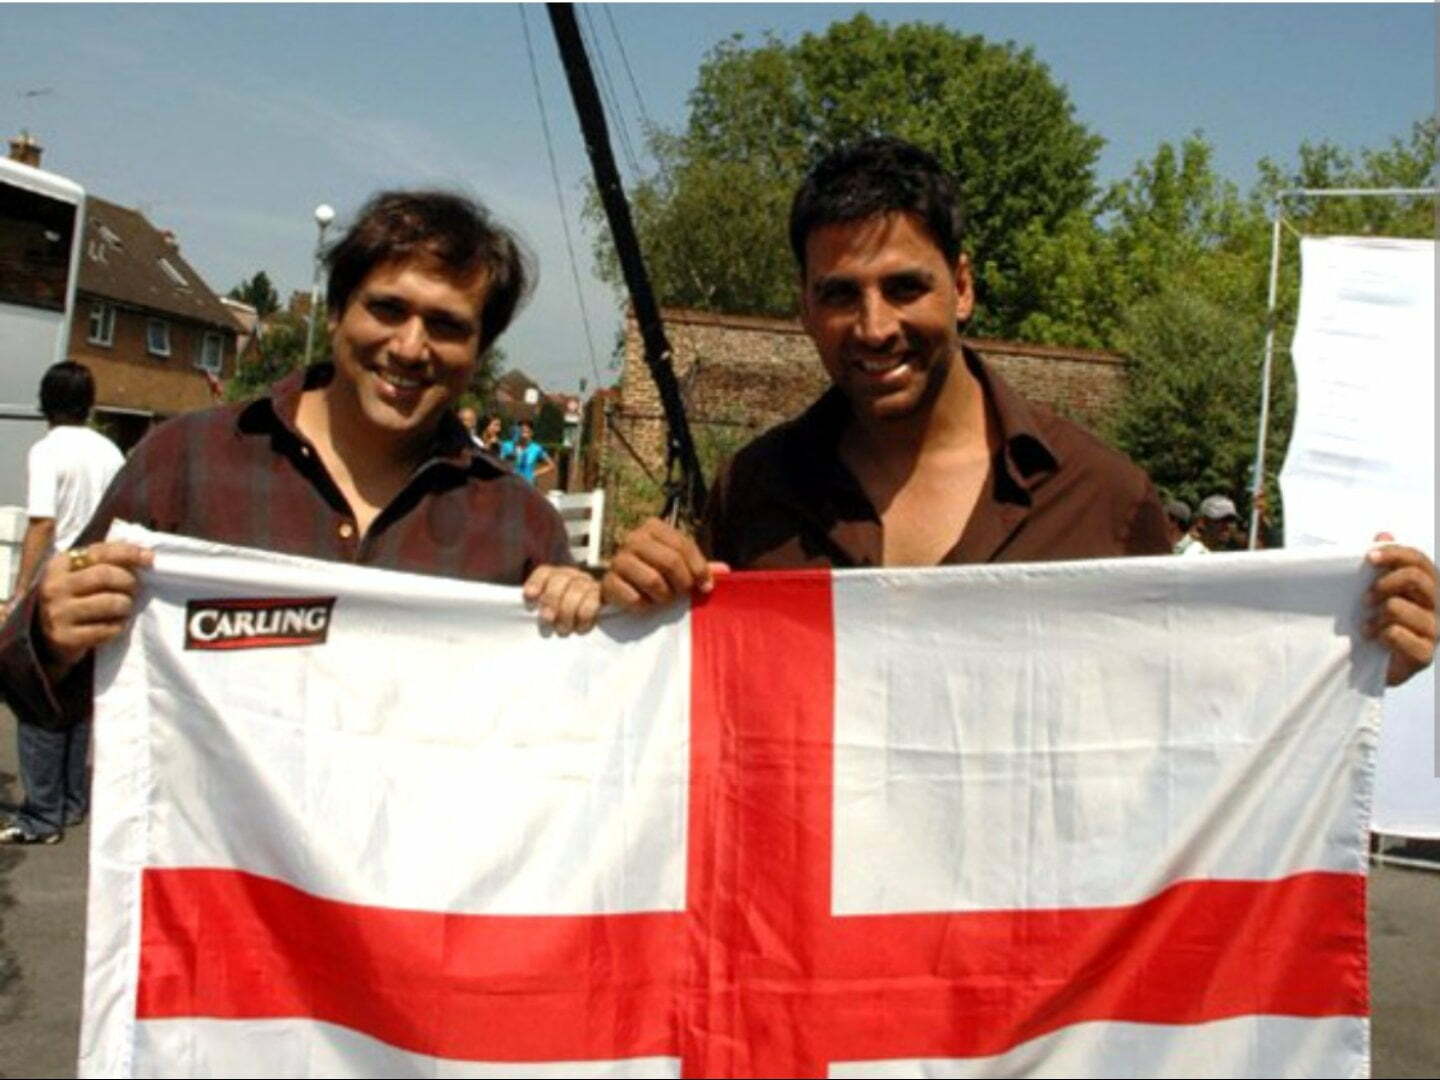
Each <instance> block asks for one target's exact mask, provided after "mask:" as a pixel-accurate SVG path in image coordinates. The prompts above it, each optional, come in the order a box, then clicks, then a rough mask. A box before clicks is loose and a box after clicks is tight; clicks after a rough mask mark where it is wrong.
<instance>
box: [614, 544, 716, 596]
mask: <svg viewBox="0 0 1440 1080" xmlns="http://www.w3.org/2000/svg"><path fill="white" fill-rule="evenodd" d="M671 531H672V534H673V535H671V536H667V537H664V538H663V539H657V538H653V537H647V538H644V539H641V540H637V542H636V543H635V544H634V545H633V546H631V547H630V550H629V554H630V555H632V556H634V557H635V558H637V559H640V560H641V561H643V562H645V563H647V564H648V565H649V566H651V567H652V568H653V569H655V570H657V571H658V572H659V573H660V574H661V575H663V577H664V578H665V584H666V587H667V588H668V589H669V590H670V592H671V593H673V594H675V595H677V596H678V595H681V594H683V593H687V592H689V591H690V590H691V589H692V588H694V586H695V580H696V579H695V573H694V567H693V565H692V561H691V558H690V553H689V552H688V551H687V550H686V548H685V544H684V543H682V541H684V540H685V539H686V538H685V537H682V536H680V534H679V533H674V531H673V530H671ZM690 547H691V548H694V552H695V555H696V556H697V562H698V565H699V569H700V570H701V571H704V570H705V560H704V559H703V558H699V549H698V548H695V546H694V544H693V542H692V543H691V544H690Z"/></svg>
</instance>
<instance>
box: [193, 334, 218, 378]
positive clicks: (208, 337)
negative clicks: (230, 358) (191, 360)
mask: <svg viewBox="0 0 1440 1080" xmlns="http://www.w3.org/2000/svg"><path fill="white" fill-rule="evenodd" d="M224 358H225V339H224V337H222V336H221V335H219V334H217V333H215V332H214V331H206V333H205V336H204V337H202V338H201V339H200V353H199V355H198V356H196V357H195V366H196V367H198V368H203V369H204V370H206V371H208V372H210V373H211V374H213V375H219V374H220V363H221V361H222V360H223V359H224Z"/></svg>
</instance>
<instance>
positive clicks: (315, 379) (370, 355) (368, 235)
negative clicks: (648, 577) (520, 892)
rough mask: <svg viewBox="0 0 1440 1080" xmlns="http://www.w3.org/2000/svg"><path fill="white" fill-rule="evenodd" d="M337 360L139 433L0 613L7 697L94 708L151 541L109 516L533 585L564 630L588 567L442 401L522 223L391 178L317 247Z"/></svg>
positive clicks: (62, 712)
mask: <svg viewBox="0 0 1440 1080" xmlns="http://www.w3.org/2000/svg"><path fill="white" fill-rule="evenodd" d="M327 259H328V263H329V269H330V276H329V285H328V289H327V293H326V302H327V305H328V310H329V312H330V326H329V332H330V336H331V351H332V354H333V356H334V363H333V364H325V365H318V366H316V367H312V368H310V369H308V370H306V371H303V372H296V373H294V374H293V375H291V376H290V377H288V378H286V379H284V380H283V381H281V382H280V383H278V384H277V385H276V386H275V387H273V388H272V390H271V392H270V394H269V395H268V396H267V397H263V398H260V399H258V400H256V401H252V402H249V403H246V404H243V405H229V406H223V407H220V408H217V409H211V410H206V411H204V412H199V413H193V414H189V415H186V416H182V417H179V418H177V419H176V420H173V421H171V422H170V423H168V424H165V425H163V426H162V427H160V428H159V429H158V430H156V431H155V432H154V433H153V434H152V435H151V436H150V437H149V438H148V439H146V440H145V442H143V443H142V444H141V445H140V446H139V447H138V448H137V449H136V451H135V453H134V455H133V457H132V458H131V460H130V461H129V462H128V463H127V465H126V466H125V468H124V469H123V470H122V471H121V473H120V475H119V476H117V477H116V479H115V482H114V484H112V486H111V488H110V490H109V491H108V492H107V493H106V496H105V499H104V500H103V502H102V503H101V505H100V508H99V509H98V510H97V512H96V515H95V517H94V518H93V519H92V521H91V522H90V524H89V526H88V527H87V528H86V530H85V531H84V533H82V535H81V537H80V539H79V546H77V547H75V548H72V549H71V550H70V551H68V552H65V553H62V554H60V555H57V556H56V557H55V558H54V559H52V560H51V561H50V563H49V564H48V565H47V566H46V568H45V571H44V574H43V575H42V577H41V580H40V583H39V585H38V586H37V588H35V589H33V590H32V591H31V593H30V594H29V595H28V596H27V597H26V599H25V601H24V602H23V603H22V604H20V605H17V611H16V612H15V613H14V616H13V617H12V618H11V619H10V620H9V622H8V623H7V624H6V625H5V627H4V628H3V630H0V684H3V687H4V689H5V692H6V695H7V697H8V698H9V699H10V702H11V704H12V706H13V707H14V708H15V710H16V712H17V713H18V714H20V715H22V716H23V717H25V718H26V719H29V720H30V721H31V722H34V723H39V724H41V725H42V726H50V727H57V726H63V725H65V724H67V723H69V722H72V721H73V720H75V719H78V718H79V717H81V716H84V715H88V711H89V708H90V682H91V679H90V662H89V658H90V654H91V652H92V650H93V649H94V648H95V647H96V646H98V645H101V644H103V643H104V642H106V641H109V640H110V639H112V638H113V637H115V636H116V635H118V634H119V633H120V632H121V630H122V629H123V628H124V626H125V623H126V621H127V620H128V618H129V616H130V611H131V606H132V604H133V597H134V593H135V586H136V572H137V571H138V570H139V569H140V568H142V567H144V566H147V565H149V564H150V562H151V561H152V558H153V557H152V555H151V553H150V552H149V551H147V550H145V549H142V548H139V547H137V546H135V545H134V544H129V543H120V542H106V541H104V540H103V539H102V538H103V537H104V536H105V534H106V532H107V531H108V530H109V527H110V524H111V522H112V521H114V520H117V519H123V520H128V521H133V522H135V523H137V524H141V525H144V526H146V527H147V528H150V529H155V530H159V531H163V532H172V533H179V534H182V535H187V536H194V537H200V538H203V539H207V540H215V541H219V542H222V543H226V544H237V545H242V546H248V547H258V548H265V549H269V550H272V551H280V552H286V553H290V554H296V555H306V556H310V557H313V558H321V559H334V560H336V561H342V562H351V563H358V564H361V565H370V566H379V567H385V568H388V569H394V570H404V571H410V572H414V573H425V574H437V575H442V576H453V577H460V578H466V579H469V580H476V581H487V582H494V583H497V584H509V585H521V584H523V585H524V595H525V598H526V600H527V601H529V602H531V603H533V604H535V605H536V606H537V607H538V608H539V613H540V618H541V619H542V620H543V621H544V622H546V623H548V624H550V625H552V626H553V627H554V628H555V629H556V630H558V631H559V632H561V633H568V632H570V631H572V630H584V629H588V628H589V626H590V625H592V624H593V622H594V619H595V615H596V613H597V611H598V609H599V605H600V597H599V588H598V585H597V584H596V583H595V582H594V581H593V580H592V579H591V578H590V577H588V576H587V575H586V574H584V573H583V572H582V571H580V570H578V569H576V568H575V567H574V566H572V565H569V564H570V563H571V559H570V555H569V546H568V541H567V539H566V535H565V527H564V524H563V522H562V521H561V519H560V517H559V515H558V514H557V513H556V512H555V510H554V509H552V508H551V507H550V505H549V504H548V503H547V502H546V501H545V500H544V499H543V498H542V497H541V496H540V495H538V494H536V493H535V491H534V490H533V489H532V488H531V487H530V485H528V484H526V483H525V482H524V481H523V480H522V479H520V478H519V477H518V476H516V475H515V474H514V473H513V472H511V471H510V469H509V468H507V467H506V466H505V465H503V464H502V463H501V462H500V461H499V460H498V459H497V458H495V457H493V456H492V455H490V454H489V453H487V452H485V451H484V450H482V449H479V448H477V447H476V446H475V445H474V443H473V442H472V441H471V440H470V439H469V437H468V435H467V433H466V431H465V429H464V427H463V426H462V425H461V424H460V422H459V421H458V420H457V419H456V418H455V415H454V413H453V411H452V408H451V407H452V406H453V404H454V402H455V400H456V399H457V398H458V397H459V395H460V394H461V392H463V391H464V389H465V388H466V386H467V385H468V383H469V380H470V376H471V374H472V372H473V371H474V368H475V365H476V363H477V362H478V359H479V356H480V355H481V353H482V352H483V351H484V350H485V349H487V348H489V347H490V346H491V345H493V344H494V342H495V340H496V339H497V338H498V337H499V335H500V334H501V332H502V331H503V330H504V329H505V327H506V326H507V325H508V324H509V322H510V319H511V317H512V316H513V315H514V313H515V310H516V308H517V306H518V305H519V302H520V300H521V298H522V297H523V296H524V295H525V293H526V291H527V288H528V284H529V278H530V272H529V270H528V268H527V266H526V265H525V262H526V260H525V259H524V258H523V256H522V254H521V250H520V247H519V245H518V243H517V242H516V240H515V238H514V237H513V236H511V235H510V234H509V233H508V232H507V231H505V230H504V229H502V228H500V227H499V226H497V225H496V224H495V223H494V222H492V221H491V220H490V218H489V216H488V214H487V213H486V211H485V210H484V208H483V207H481V206H479V205H477V204H475V203H473V202H471V201H470V200H468V199H464V198H461V197H458V196H455V195H449V194H442V193H434V192H418V193H417V192H387V193H382V194H380V195H378V196H376V197H375V198H374V199H373V200H371V202H370V203H369V204H368V205H367V206H366V207H365V208H364V209H363V210H362V211H361V214H360V217H359V219H358V220H357V221H356V223H355V225H354V226H353V227H352V228H351V229H350V231H349V232H348V233H347V234H346V236H345V237H344V238H343V239H342V240H341V241H340V242H339V243H338V244H337V245H336V246H335V247H334V248H333V249H331V251H330V252H329V254H328V257H327Z"/></svg>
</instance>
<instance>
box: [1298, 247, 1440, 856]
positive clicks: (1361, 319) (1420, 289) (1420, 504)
mask: <svg viewBox="0 0 1440 1080" xmlns="http://www.w3.org/2000/svg"><path fill="white" fill-rule="evenodd" d="M1300 258H1301V290H1300V318H1299V323H1298V326H1297V328H1296V331H1295V342H1294V347H1293V350H1292V355H1293V358H1294V362H1295V373H1296V378H1297V382H1298V399H1297V409H1296V417H1295V432H1294V435H1293V436H1292V438H1291V440H1290V450H1289V453H1288V454H1287V456H1286V458H1285V467H1284V469H1283V470H1282V471H1281V473H1280V487H1281V493H1282V495H1283V496H1284V500H1285V534H1286V544H1287V546H1289V547H1315V546H1321V545H1328V544H1343V545H1347V546H1351V547H1353V546H1355V545H1357V544H1361V543H1364V542H1365V541H1367V540H1369V539H1371V538H1372V537H1373V536H1374V535H1375V534H1376V533H1377V532H1380V531H1382V530H1383V531H1388V532H1390V533H1391V534H1393V535H1394V536H1395V538H1396V539H1397V540H1399V541H1401V542H1402V543H1407V544H1411V545H1413V546H1415V547H1419V548H1421V549H1423V550H1424V551H1426V552H1427V553H1429V554H1431V555H1432V556H1433V554H1434V553H1435V243H1434V241H1431V240H1390V239H1374V238H1352V237H1329V238H1324V239H1320V238H1306V239H1304V240H1302V241H1301V244H1300ZM1437 744H1440V736H1437V722H1436V718H1435V672H1434V669H1433V668H1432V669H1430V670H1429V671H1426V672H1424V673H1422V674H1421V675H1419V676H1417V677H1416V678H1414V679H1411V680H1410V682H1409V683H1408V684H1406V685H1405V686H1404V687H1401V688H1400V689H1399V690H1398V691H1391V692H1390V693H1388V694H1387V695H1386V697H1385V721H1384V734H1383V735H1382V737H1381V741H1380V761H1379V774H1378V777H1377V781H1376V791H1375V822H1374V828H1375V831H1376V832H1381V833H1388V834H1392V835H1397V836H1411V837H1425V838H1440V749H1437Z"/></svg>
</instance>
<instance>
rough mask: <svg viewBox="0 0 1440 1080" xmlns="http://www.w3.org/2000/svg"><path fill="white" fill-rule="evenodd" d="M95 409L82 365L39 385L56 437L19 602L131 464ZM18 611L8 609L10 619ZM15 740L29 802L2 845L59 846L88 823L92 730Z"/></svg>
mask: <svg viewBox="0 0 1440 1080" xmlns="http://www.w3.org/2000/svg"><path fill="white" fill-rule="evenodd" d="M94 405H95V380H94V378H93V377H92V376H91V374H90V369H89V368H87V367H85V365H83V364H77V363H75V362H74V361H70V360H67V361H65V362H63V363H59V364H56V365H54V366H53V367H51V368H50V370H49V371H47V372H45V376H44V378H42V379H41V380H40V411H41V412H42V413H43V414H44V415H45V420H46V423H48V424H49V425H50V430H49V431H48V432H47V433H46V434H45V436H44V438H42V439H40V441H39V442H37V443H36V444H35V445H34V446H32V447H31V448H30V456H29V461H28V471H29V497H28V500H27V501H28V506H27V512H28V514H29V518H30V520H29V524H28V525H27V526H26V528H25V538H24V541H23V542H22V545H21V549H20V572H19V574H18V575H17V576H16V579H15V592H16V594H17V595H19V594H22V593H24V592H25V590H26V589H27V588H28V587H29V585H30V583H31V581H32V580H33V579H34V578H35V574H36V571H38V570H39V568H40V567H41V566H42V565H44V563H45V562H46V561H47V560H48V559H49V558H50V557H51V556H53V555H54V554H55V552H56V551H64V550H65V549H67V548H69V547H70V546H71V545H72V544H73V543H74V542H75V538H76V537H77V536H79V535H80V531H81V530H82V529H83V528H85V526H86V525H87V524H88V523H89V521H90V517H91V515H93V514H94V513H95V508H96V507H97V506H98V505H99V504H100V498H101V496H102V495H104V494H105V489H106V488H108V487H109V486H110V481H111V480H113V479H114V478H115V474H116V473H118V472H119V471H120V467H121V466H122V465H124V464H125V458H124V457H123V456H122V455H121V453H120V451H119V449H118V448H117V447H116V446H115V444H114V443H112V442H111V441H110V440H109V439H107V438H106V437H105V436H104V435H101V434H100V433H99V432H98V431H94V430H92V429H91V428H89V427H87V426H86V422H87V421H88V420H89V419H90V410H91V409H92V408H93V407H94ZM13 604H14V601H13V600H11V601H9V602H7V603H6V605H5V614H6V615H7V616H8V615H9V613H10V608H11V607H12V606H13ZM15 735H16V741H17V744H18V750H19V759H20V778H21V780H22V782H23V783H24V785H25V802H24V804H23V805H22V806H21V807H20V811H19V813H18V814H16V816H15V820H14V821H12V822H11V823H10V824H9V825H7V826H6V827H5V828H4V829H0V843H5V844H58V843H59V842H60V840H61V838H62V837H63V836H64V830H65V827H66V826H70V825H78V824H80V822H82V821H84V820H85V813H86V810H87V808H88V803H89V799H88V792H87V787H86V783H85V758H86V754H87V752H88V750H89V745H90V724H89V722H88V721H87V720H81V721H79V722H77V723H76V724H74V725H73V726H71V727H69V728H66V729H64V730H61V731H51V730H47V729H46V728H43V727H40V726H38V725H36V724H32V723H30V722H28V721H27V720H26V719H25V718H24V717H23V716H21V717H19V721H18V723H17V724H16V725H15Z"/></svg>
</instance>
